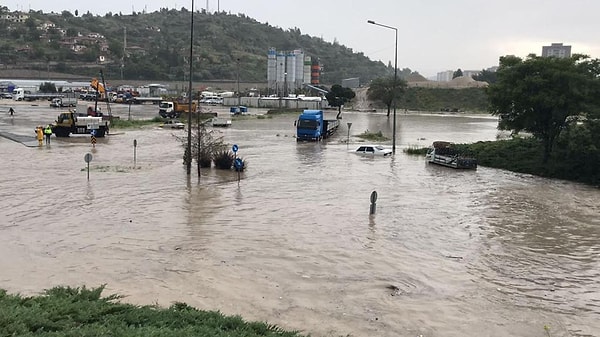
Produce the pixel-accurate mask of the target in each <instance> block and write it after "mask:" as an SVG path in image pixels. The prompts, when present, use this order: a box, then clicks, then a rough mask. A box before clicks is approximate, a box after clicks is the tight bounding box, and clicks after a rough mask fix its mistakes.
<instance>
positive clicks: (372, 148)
mask: <svg viewBox="0 0 600 337" xmlns="http://www.w3.org/2000/svg"><path fill="white" fill-rule="evenodd" d="M354 152H355V153H357V154H360V155H370V156H382V157H387V156H391V155H392V150H390V149H387V148H385V147H383V146H381V145H361V146H359V147H358V149H356V151H354Z"/></svg>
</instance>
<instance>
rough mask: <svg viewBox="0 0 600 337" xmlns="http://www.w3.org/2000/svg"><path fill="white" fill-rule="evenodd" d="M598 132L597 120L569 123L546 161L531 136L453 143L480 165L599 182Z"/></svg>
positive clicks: (415, 149) (541, 147)
mask: <svg viewBox="0 0 600 337" xmlns="http://www.w3.org/2000/svg"><path fill="white" fill-rule="evenodd" d="M598 132H600V122H599V123H594V125H593V127H590V126H587V125H577V126H576V127H571V128H570V129H569V130H568V131H566V132H565V133H564V134H563V135H561V137H560V139H559V140H558V142H557V144H556V146H555V148H554V151H553V152H552V155H551V156H550V157H549V159H548V160H547V161H546V162H545V163H544V161H543V158H544V145H543V142H542V141H540V140H537V139H535V138H533V137H529V138H513V139H509V140H499V141H487V142H477V143H473V144H454V147H455V148H456V149H457V151H458V152H460V153H464V154H465V155H468V156H472V157H474V158H476V159H477V163H478V164H479V165H481V166H488V167H494V168H499V169H504V170H509V171H513V172H519V173H527V174H532V175H537V176H540V177H547V178H556V179H564V180H570V181H576V182H581V183H585V184H589V185H593V186H600V171H599V170H598V163H600V139H598V137H596V136H594V135H597V134H598ZM404 152H406V153H408V154H417V155H424V154H425V153H426V152H427V148H426V147H421V148H419V147H409V148H408V149H405V150H404Z"/></svg>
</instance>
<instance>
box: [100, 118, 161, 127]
mask: <svg viewBox="0 0 600 337" xmlns="http://www.w3.org/2000/svg"><path fill="white" fill-rule="evenodd" d="M162 122H164V119H163V118H161V117H158V116H157V117H154V118H152V119H135V120H127V119H121V118H114V119H112V120H111V121H110V127H111V128H115V129H128V128H139V127H143V126H147V125H158V124H160V123H162Z"/></svg>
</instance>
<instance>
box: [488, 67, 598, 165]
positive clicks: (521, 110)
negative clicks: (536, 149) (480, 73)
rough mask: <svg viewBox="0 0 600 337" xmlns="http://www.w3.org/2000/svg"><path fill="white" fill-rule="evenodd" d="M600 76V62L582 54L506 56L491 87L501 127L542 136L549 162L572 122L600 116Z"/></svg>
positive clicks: (491, 98) (489, 94)
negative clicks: (562, 135)
mask: <svg viewBox="0 0 600 337" xmlns="http://www.w3.org/2000/svg"><path fill="white" fill-rule="evenodd" d="M599 75H600V61H599V60H588V57H585V56H582V55H575V56H573V57H571V58H558V57H537V56H535V55H530V56H529V57H528V58H527V59H526V60H522V59H520V58H518V57H516V56H506V57H501V58H500V67H499V68H498V72H497V82H496V83H494V84H492V85H490V86H489V87H488V91H487V92H488V96H489V100H490V104H491V111H492V114H493V115H496V116H499V117H500V122H499V125H498V127H499V128H500V129H502V130H511V131H512V132H513V133H515V134H516V133H519V132H521V131H526V132H528V133H531V134H532V135H533V136H534V137H535V138H536V139H538V140H540V141H541V142H542V145H543V147H544V151H543V162H544V163H545V162H547V161H548V160H549V159H550V155H551V154H552V150H553V147H554V146H555V145H556V142H557V141H558V139H559V137H560V135H561V133H562V132H564V131H566V130H568V128H569V126H570V125H572V124H575V123H577V122H578V120H579V121H581V123H583V124H586V123H593V122H595V120H594V118H597V117H600V115H599V114H598V112H597V111H598V108H599V107H600V105H599V104H598V103H599V102H598V98H597V97H598V94H599V93H600V79H599V78H598V76H599ZM594 115H596V116H594ZM574 150H579V149H574ZM597 163H598V162H597Z"/></svg>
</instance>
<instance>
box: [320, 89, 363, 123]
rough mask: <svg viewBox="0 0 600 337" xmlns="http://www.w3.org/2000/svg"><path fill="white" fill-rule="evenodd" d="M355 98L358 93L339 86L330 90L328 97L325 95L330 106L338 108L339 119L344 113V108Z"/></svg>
mask: <svg viewBox="0 0 600 337" xmlns="http://www.w3.org/2000/svg"><path fill="white" fill-rule="evenodd" d="M354 97H356V93H355V92H354V91H353V90H352V89H350V88H345V87H342V86H341V85H339V84H334V85H332V86H331V90H329V92H328V93H327V95H325V98H327V102H328V103H329V105H330V106H333V107H337V108H338V115H337V118H338V119H339V118H340V114H341V113H342V106H343V105H344V104H346V103H347V102H349V101H350V100H352V99H353V98H354Z"/></svg>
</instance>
